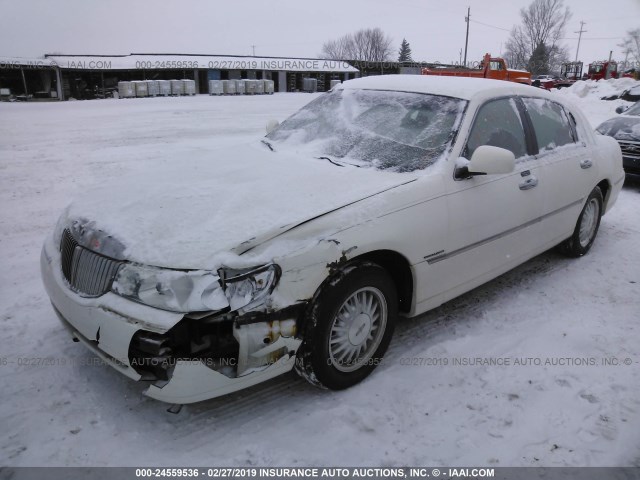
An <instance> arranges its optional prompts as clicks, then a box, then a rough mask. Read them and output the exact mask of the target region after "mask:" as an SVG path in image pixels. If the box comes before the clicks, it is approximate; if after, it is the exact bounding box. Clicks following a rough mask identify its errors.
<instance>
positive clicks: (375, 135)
mask: <svg viewBox="0 0 640 480" xmlns="http://www.w3.org/2000/svg"><path fill="white" fill-rule="evenodd" d="M466 105H467V102H466V101H465V100H461V99H458V98H451V97H443V96H437V95H425V94H419V93H406V92H390V91H379V90H356V89H354V90H350V89H345V90H337V91H334V92H330V93H327V94H325V95H322V96H321V97H320V98H318V99H316V100H314V101H313V102H311V103H309V104H308V105H307V106H305V107H304V108H302V109H301V110H300V111H298V112H297V113H295V114H294V115H292V116H291V117H289V118H288V119H287V120H286V121H284V122H283V123H282V124H281V125H280V126H279V127H278V128H277V129H275V130H274V131H273V132H271V133H270V134H269V135H267V139H268V140H269V141H270V142H273V143H274V146H275V147H276V148H285V149H286V148H288V147H291V148H296V149H302V148H304V150H305V151H307V152H309V153H310V154H311V155H313V156H315V157H321V156H324V157H327V158H328V159H330V160H333V161H344V162H345V163H351V164H355V165H358V166H372V167H375V168H377V169H380V170H388V171H395V172H411V171H414V170H421V169H424V168H427V167H428V166H430V165H432V164H433V163H435V161H436V160H438V158H440V157H441V156H442V155H443V154H444V153H445V151H446V150H447V148H448V147H449V146H450V144H451V142H452V141H453V139H454V138H455V135H456V133H457V130H458V127H459V125H460V121H461V119H462V114H463V112H464V109H465V107H466Z"/></svg>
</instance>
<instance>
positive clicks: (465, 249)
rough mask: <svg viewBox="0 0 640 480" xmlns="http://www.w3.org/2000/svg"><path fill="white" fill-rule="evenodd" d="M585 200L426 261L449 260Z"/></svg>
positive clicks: (432, 262) (582, 199)
mask: <svg viewBox="0 0 640 480" xmlns="http://www.w3.org/2000/svg"><path fill="white" fill-rule="evenodd" d="M584 200H585V199H584V198H581V199H580V200H576V201H575V202H572V203H570V204H569V205H565V206H564V207H561V208H558V209H557V210H554V211H553V212H549V213H545V214H544V215H542V216H540V217H538V218H534V219H533V220H530V221H528V222H526V223H523V224H522V225H518V226H517V227H513V228H510V229H509V230H506V231H504V232H501V233H498V234H496V235H492V236H490V237H487V238H485V239H482V240H479V241H477V242H475V243H472V244H470V245H467V246H465V247H462V248H459V249H457V250H454V251H452V252H449V253H444V254H442V255H438V256H435V257H431V258H429V259H427V260H426V262H427V263H428V264H429V265H432V264H434V263H438V262H441V261H443V260H447V259H449V258H451V257H455V256H456V255H460V254H461V253H464V252H468V251H469V250H472V249H474V248H477V247H480V246H482V245H485V244H487V243H489V242H493V241H494V240H498V239H499V238H502V237H506V236H507V235H511V234H512V233H515V232H517V231H518V230H522V229H523V228H527V227H529V226H531V225H533V224H536V223H538V222H541V221H542V220H544V219H545V218H548V217H551V216H552V215H556V214H558V213H560V212H563V211H565V210H568V209H569V208H571V207H575V206H576V205H581V204H582V203H583V202H584Z"/></svg>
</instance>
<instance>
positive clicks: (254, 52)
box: [251, 45, 256, 57]
mask: <svg viewBox="0 0 640 480" xmlns="http://www.w3.org/2000/svg"><path fill="white" fill-rule="evenodd" d="M251 48H252V49H253V56H254V57H255V56H256V46H255V45H251Z"/></svg>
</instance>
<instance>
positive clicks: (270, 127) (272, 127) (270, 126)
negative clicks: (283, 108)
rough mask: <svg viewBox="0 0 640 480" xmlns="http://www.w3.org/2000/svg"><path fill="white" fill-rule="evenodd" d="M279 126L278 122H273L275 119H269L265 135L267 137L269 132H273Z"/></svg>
mask: <svg viewBox="0 0 640 480" xmlns="http://www.w3.org/2000/svg"><path fill="white" fill-rule="evenodd" d="M279 126H280V122H279V121H277V120H275V119H271V120H269V121H268V122H267V125H266V127H265V130H266V131H267V135H269V134H270V133H271V132H273V131H274V130H275V129H276V128H278V127H279Z"/></svg>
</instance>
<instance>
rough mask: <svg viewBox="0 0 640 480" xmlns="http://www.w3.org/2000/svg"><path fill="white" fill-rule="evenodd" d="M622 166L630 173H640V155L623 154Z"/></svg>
mask: <svg viewBox="0 0 640 480" xmlns="http://www.w3.org/2000/svg"><path fill="white" fill-rule="evenodd" d="M622 168H624V171H625V173H626V174H628V175H640V156H635V157H631V156H627V155H622Z"/></svg>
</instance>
